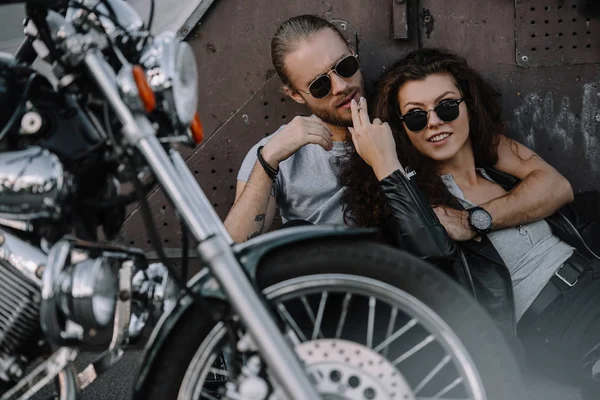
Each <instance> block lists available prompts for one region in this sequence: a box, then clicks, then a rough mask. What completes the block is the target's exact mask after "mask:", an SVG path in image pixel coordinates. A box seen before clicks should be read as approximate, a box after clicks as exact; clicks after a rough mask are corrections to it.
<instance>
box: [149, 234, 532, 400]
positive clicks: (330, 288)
mask: <svg viewBox="0 0 600 400" xmlns="http://www.w3.org/2000/svg"><path fill="white" fill-rule="evenodd" d="M257 274H258V275H257V281H258V284H259V286H260V287H261V288H263V293H264V294H265V297H266V298H267V299H268V300H269V301H270V302H271V304H272V305H273V308H274V310H276V311H277V312H278V313H279V316H280V318H281V320H282V321H283V323H284V324H285V326H286V328H287V331H288V336H290V337H292V338H293V339H294V340H295V342H296V346H295V349H296V352H297V354H298V355H299V357H300V358H301V360H302V361H303V363H304V365H305V366H306V368H307V371H308V373H309V375H310V376H311V379H313V381H314V382H315V385H316V388H317V391H318V392H319V393H320V394H321V395H322V397H323V398H325V399H348V400H355V399H356V400H358V399H360V400H373V399H377V400H379V399H386V400H387V399H402V400H417V399H423V400H424V399H440V400H443V399H473V400H483V399H490V400H496V399H498V400H500V399H503V400H504V399H524V398H525V397H524V392H523V386H522V381H521V379H520V377H519V369H518V366H517V363H516V361H515V359H514V357H513V356H512V354H511V352H510V350H509V348H508V346H507V344H506V342H505V340H504V338H503V337H502V335H501V334H500V332H499V331H498V330H497V328H496V327H495V326H494V324H493V322H492V320H491V318H490V317H489V316H488V315H487V314H486V313H485V312H484V311H483V309H482V308H481V307H480V306H479V305H477V304H476V302H475V301H474V300H473V299H472V298H471V297H470V295H469V294H468V293H466V292H465V291H464V290H463V289H462V288H460V287H459V286H458V285H457V284H455V283H454V282H453V281H451V280H450V279H449V278H448V277H447V276H445V275H444V274H443V273H441V272H440V271H438V270H436V269H435V268H433V267H432V266H430V265H429V264H427V263H425V262H423V261H421V260H419V259H417V258H415V257H413V256H411V255H409V254H407V253H404V252H401V251H398V250H395V249H393V248H390V247H388V246H384V245H379V244H375V243H371V242H366V241H350V242H349V241H347V240H346V241H337V240H336V241H327V242H320V243H314V242H308V243H302V244H297V245H295V246H294V247H289V248H284V249H281V250H278V251H276V252H274V253H272V254H269V255H268V256H267V257H265V258H264V259H263V260H262V261H261V264H260V265H259V268H258V271H257ZM198 318H199V319H195V318H188V319H187V320H186V321H183V324H186V325H189V328H190V330H191V331H195V332H198V330H201V331H203V333H202V334H200V332H198V334H197V335H196V336H195V337H194V338H193V339H192V338H191V337H190V336H188V335H189V334H190V333H191V332H190V331H187V333H186V329H177V332H178V334H179V335H180V336H181V335H183V336H181V337H180V338H173V339H172V342H171V344H172V345H171V346H170V347H169V349H168V351H163V352H162V354H161V359H162V360H161V359H159V360H158V361H157V362H158V363H159V365H172V366H173V367H174V368H169V369H166V368H164V369H162V368H161V369H160V371H161V373H160V376H157V377H156V381H157V382H156V383H155V384H154V385H152V386H151V387H150V389H151V390H150V391H149V392H148V394H149V397H148V398H169V399H171V398H172V399H175V398H177V399H181V400H184V399H185V400H189V399H194V400H196V399H219V398H222V397H221V396H222V395H223V393H225V392H226V389H225V383H226V382H228V381H230V377H229V369H228V368H227V365H231V363H234V362H236V360H232V359H230V358H229V355H231V354H232V344H231V342H230V340H229V338H230V336H228V335H227V332H226V329H225V327H224V326H223V324H222V323H217V324H213V323H210V322H209V321H208V320H207V319H205V318H202V317H201V316H198ZM200 326H202V328H201V329H200V328H199V327H200ZM184 336H187V337H184ZM182 341H183V342H186V344H188V345H187V346H185V348H183V346H181V344H182ZM178 343H179V345H178ZM267 373H268V369H267ZM152 380H153V379H152V378H151V381H152ZM267 380H268V385H265V386H268V387H270V388H271V389H274V391H275V393H274V394H272V395H271V397H268V399H269V400H271V399H282V398H284V397H281V396H280V395H278V392H277V386H278V384H277V382H275V381H274V380H273V379H271V378H267ZM235 386H236V387H237V388H238V389H239V390H240V391H241V389H240V388H242V386H243V385H239V382H236V385H235ZM247 386H248V385H247ZM238 389H233V390H234V392H235V393H236V395H239V394H240V393H239V392H237V391H236V390H238ZM229 390H230V393H231V390H232V389H231V385H230V387H229ZM242 394H243V393H242ZM232 397H233V396H232ZM265 400H267V397H265Z"/></svg>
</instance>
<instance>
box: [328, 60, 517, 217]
mask: <svg viewBox="0 0 600 400" xmlns="http://www.w3.org/2000/svg"><path fill="white" fill-rule="evenodd" d="M432 74H449V75H451V76H452V77H453V79H454V81H455V83H456V84H457V86H458V88H459V89H460V91H461V94H462V96H463V98H464V101H465V104H466V105H467V110H468V112H469V130H470V133H469V134H470V138H471V144H472V146H473V152H474V155H475V164H476V165H477V166H493V165H494V164H496V162H497V160H498V143H499V140H500V135H502V134H503V133H504V130H505V126H504V123H503V121H502V118H501V107H500V103H499V97H500V93H499V92H498V91H497V90H496V89H495V88H494V87H493V85H492V84H491V83H489V82H487V81H485V80H484V79H483V78H482V77H481V75H480V74H479V73H478V72H477V71H475V70H474V69H472V68H471V67H469V66H468V64H467V62H466V60H465V59H464V58H462V57H460V56H458V55H456V54H453V53H451V52H449V51H447V50H442V49H420V50H416V51H413V52H411V53H409V54H408V55H407V56H406V57H404V58H402V59H401V60H400V61H398V62H396V63H395V64H393V65H392V66H391V67H390V68H389V69H388V70H387V72H385V73H384V74H383V75H382V76H381V77H380V79H379V80H378V81H377V84H376V99H375V102H374V105H373V107H372V110H371V113H370V115H371V118H375V117H378V118H380V119H381V120H382V121H387V122H388V123H389V125H390V127H391V128H392V132H393V135H394V139H395V141H396V151H397V152H398V158H399V160H400V163H401V164H402V165H403V166H404V167H405V168H410V169H412V170H414V171H415V172H416V173H417V174H416V176H415V177H414V178H412V180H413V181H415V182H416V184H417V186H418V187H419V188H420V190H421V191H422V192H423V194H424V195H425V197H426V198H427V200H428V201H429V202H430V204H431V205H432V206H439V205H444V206H449V207H453V208H458V207H459V204H458V202H457V200H456V199H455V198H454V197H453V196H452V195H451V194H450V193H449V192H448V190H447V189H446V186H445V185H444V184H443V182H442V180H441V178H440V177H439V174H438V171H437V167H436V163H435V161H434V160H432V159H430V158H428V157H425V156H424V155H422V154H421V153H419V152H418V151H417V150H416V149H415V148H414V146H413V145H412V143H411V141H410V139H409V138H408V136H407V135H406V132H405V130H404V124H403V123H402V121H401V120H400V104H399V102H398V91H399V90H400V88H401V87H402V86H403V85H404V84H405V83H407V82H409V81H415V80H423V79H425V78H426V77H427V76H429V75H432ZM347 146H348V147H349V152H348V155H347V156H345V157H344V158H343V159H341V160H340V163H341V164H340V168H341V170H340V182H341V184H342V185H343V186H345V187H346V190H345V191H344V194H343V197H342V203H343V205H344V220H345V222H346V223H347V224H350V225H357V226H374V227H380V226H382V225H383V223H384V221H385V219H386V217H387V216H388V215H389V210H388V208H387V205H386V199H385V197H384V195H383V193H382V192H381V190H380V187H379V182H378V181H377V178H376V177H375V174H374V173H373V170H372V169H371V167H369V165H368V164H367V163H365V162H364V161H363V159H362V158H360V156H359V155H358V153H356V151H355V150H354V148H353V146H352V142H351V141H349V142H348V143H347Z"/></svg>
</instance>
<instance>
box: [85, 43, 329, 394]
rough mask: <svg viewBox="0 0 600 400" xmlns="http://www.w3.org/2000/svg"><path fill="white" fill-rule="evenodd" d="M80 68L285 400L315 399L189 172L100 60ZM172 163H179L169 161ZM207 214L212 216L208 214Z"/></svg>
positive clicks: (89, 58) (91, 59)
mask: <svg viewBox="0 0 600 400" xmlns="http://www.w3.org/2000/svg"><path fill="white" fill-rule="evenodd" d="M85 64H86V66H87V68H88V70H89V71H90V73H91V75H92V76H93V77H94V79H95V80H96V82H97V83H98V85H99V87H100V89H101V90H102V91H103V92H104V95H105V97H106V100H107V101H108V102H109V103H110V104H111V106H112V108H113V109H114V110H115V112H116V114H117V116H118V117H119V119H120V120H121V122H122V124H123V134H124V135H125V137H126V138H127V140H128V141H129V142H130V143H131V144H133V145H135V146H136V147H137V148H138V150H139V151H140V153H141V154H142V155H143V156H144V157H145V159H146V161H147V162H148V164H149V165H150V167H151V168H152V170H153V172H154V174H155V175H156V177H157V179H158V181H159V182H160V184H161V186H162V188H163V190H164V191H165V193H166V194H167V195H168V196H169V198H170V199H171V201H172V202H173V204H174V206H175V208H176V209H177V210H178V211H179V213H180V215H181V217H182V218H183V220H184V221H185V223H186V225H187V226H188V228H189V229H190V231H191V233H192V235H193V236H194V237H195V238H196V240H198V241H199V242H200V245H198V251H199V253H200V254H201V256H202V257H203V259H204V261H206V262H207V265H208V266H209V267H210V268H211V271H212V273H213V274H214V276H215V278H217V280H218V281H219V283H220V285H221V287H222V288H223V290H224V291H225V293H226V294H227V295H228V296H229V301H230V303H231V305H232V306H233V308H234V309H235V310H236V311H237V313H238V315H239V317H240V318H241V320H242V322H243V323H244V325H245V326H246V328H247V329H248V332H249V333H250V334H251V335H252V337H253V339H254V342H255V344H256V345H257V347H258V348H259V350H260V352H261V355H262V357H263V359H264V361H265V362H266V364H267V365H268V366H269V367H270V371H271V373H272V374H273V376H274V377H275V379H276V380H277V381H278V383H279V384H281V386H282V387H283V388H284V390H285V392H286V395H287V396H288V398H290V399H298V400H314V399H318V398H319V395H318V394H317V392H316V390H315V388H314V387H313V386H312V385H311V383H310V381H309V379H308V376H307V375H306V372H305V371H304V369H303V367H302V365H301V364H300V361H299V360H298V358H297V357H296V355H295V353H294V350H293V349H292V347H291V346H290V345H289V344H288V343H287V342H286V341H285V339H284V337H283V335H282V334H281V332H280V331H279V329H278V327H277V324H276V323H275V319H274V318H273V316H272V315H271V313H270V312H269V309H268V308H267V307H266V306H265V304H264V303H263V301H262V298H261V297H260V295H259V294H258V293H257V291H256V290H255V288H254V287H253V286H252V284H251V282H250V280H249V279H248V277H247V276H246V274H245V272H244V270H243V268H242V267H241V266H240V264H239V262H238V261H237V259H236V258H235V256H234V255H233V252H232V250H231V246H230V243H229V242H228V240H227V237H224V236H221V235H219V233H220V232H215V231H212V230H211V229H210V226H211V225H210V221H206V219H205V218H206V217H205V216H206V215H209V216H210V215H211V214H210V213H208V214H205V213H204V212H203V210H204V209H205V208H206V207H205V206H204V207H203V200H202V199H203V196H200V197H199V198H194V193H196V194H197V192H195V191H194V190H193V191H192V192H193V193H190V192H189V191H188V190H187V189H186V186H187V187H189V186H190V185H189V184H190V183H191V180H194V178H193V176H191V178H190V176H188V175H189V174H190V171H189V170H187V169H186V171H187V172H185V171H183V170H178V169H176V168H175V166H174V164H173V162H172V160H171V159H170V158H169V156H168V155H167V153H166V151H165V150H164V148H163V147H162V145H161V143H160V142H159V140H158V139H157V138H156V136H155V132H154V130H153V128H152V126H151V125H150V122H149V121H148V119H147V118H146V117H145V116H138V117H134V115H133V114H132V113H131V111H130V110H129V108H128V107H127V106H126V105H125V103H124V102H123V100H122V99H121V96H120V94H119V91H118V88H117V86H116V83H115V78H114V76H112V75H111V74H110V73H109V72H108V71H109V69H108V68H107V64H106V61H104V59H103V58H102V57H101V56H100V55H98V54H96V53H90V54H88V55H87V56H86V58H85ZM175 163H179V162H178V161H176V160H175ZM194 181H195V180H194ZM196 185H197V183H196ZM204 205H205V204H204ZM209 206H210V205H209ZM212 212H213V213H214V210H212ZM209 218H210V217H209Z"/></svg>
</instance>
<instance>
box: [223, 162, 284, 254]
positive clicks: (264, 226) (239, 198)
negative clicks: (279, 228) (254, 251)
mask: <svg viewBox="0 0 600 400" xmlns="http://www.w3.org/2000/svg"><path fill="white" fill-rule="evenodd" d="M272 186H273V181H271V178H269V176H268V175H267V173H266V172H265V171H264V169H263V168H262V166H261V165H260V163H258V162H257V163H256V164H254V168H253V169H252V173H251V174H250V178H249V179H248V182H243V181H237V187H236V193H235V203H234V204H233V207H232V209H231V211H229V214H228V215H227V218H226V219H225V228H226V229H227V231H228V232H229V234H230V235H231V237H232V238H233V240H234V241H235V242H237V243H240V242H244V241H246V240H249V239H252V238H253V237H255V236H258V235H260V234H261V233H263V232H266V231H268V230H269V228H270V227H271V224H272V223H273V218H274V217H275V211H276V208H277V206H276V202H275V197H274V196H272V195H271V188H272Z"/></svg>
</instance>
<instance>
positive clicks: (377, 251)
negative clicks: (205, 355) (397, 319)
mask: <svg viewBox="0 0 600 400" xmlns="http://www.w3.org/2000/svg"><path fill="white" fill-rule="evenodd" d="M331 274H338V275H340V276H354V277H362V278H369V279H372V280H375V281H379V282H383V283H385V284H387V285H391V286H393V287H395V288H397V289H399V290H400V291H403V292H405V293H407V294H408V295H410V296H413V297H414V298H416V299H418V300H419V301H420V302H422V303H423V304H424V305H425V306H427V307H428V308H429V309H430V310H431V311H433V312H434V313H435V314H437V315H438V316H439V317H441V319H442V320H443V321H444V322H445V323H446V324H447V326H449V327H450V328H451V330H452V331H453V332H454V334H455V335H456V337H457V338H458V339H459V340H460V342H461V343H462V345H463V346H464V347H463V349H466V352H467V353H468V356H469V357H470V360H472V363H473V365H472V367H473V368H474V370H476V371H477V372H478V374H479V376H480V380H481V383H482V386H483V388H484V391H485V397H484V398H486V399H488V400H505V399H515V400H518V399H526V398H527V396H525V393H526V392H525V388H524V385H523V381H522V378H521V376H520V375H521V372H520V367H519V365H518V363H517V361H516V359H515V357H514V355H513V353H512V351H511V349H510V348H509V346H508V344H507V342H506V339H505V338H504V336H503V335H502V333H501V332H500V331H499V329H498V328H497V327H496V326H495V325H494V323H493V321H492V319H491V317H490V316H489V315H488V314H487V313H486V312H485V311H484V310H483V308H482V307H481V306H479V305H478V304H477V302H476V301H475V300H474V299H473V298H472V296H471V295H470V294H469V293H467V291H465V290H464V289H463V288H462V287H460V286H459V285H458V284H457V283H456V282H454V281H453V280H451V279H450V278H449V277H448V276H447V275H446V274H444V273H443V272H442V271H439V270H438V269H436V268H434V267H433V266H431V265H430V264H428V263H426V262H424V261H423V260H421V259H419V258H416V257H414V256H412V255H410V254H408V253H406V252H403V251H399V250H397V249H395V248H392V247H389V246H386V245H382V244H378V243H373V242H370V241H367V240H352V241H349V240H347V239H345V240H340V239H334V240H332V239H329V240H320V241H318V242H316V241H307V242H302V243H299V244H294V245H293V246H289V247H285V248H282V249H278V250H277V251H274V252H272V253H269V254H268V255H267V256H265V257H264V258H263V259H262V260H261V261H260V264H259V266H258V269H257V283H258V285H259V287H260V288H261V289H263V291H264V290H268V288H269V287H272V286H273V285H279V284H281V283H282V282H286V281H289V280H293V279H297V278H299V277H300V278H301V277H306V276H313V275H317V276H318V275H322V276H326V275H331ZM214 327H215V324H214V323H213V322H212V321H210V319H209V318H207V317H206V316H205V315H201V314H199V313H198V311H195V312H194V314H193V316H191V315H189V317H188V318H186V319H183V320H182V321H180V323H179V325H178V326H177V327H176V328H175V329H174V330H173V332H172V335H171V336H170V339H169V343H168V344H167V345H166V346H164V347H163V349H162V351H161V352H160V354H159V356H158V358H157V360H156V362H155V363H154V364H155V366H154V367H153V368H152V372H153V375H154V376H153V375H152V374H151V376H149V377H148V379H147V380H146V382H147V383H148V384H149V385H148V387H146V388H145V390H143V391H138V393H137V395H138V396H137V398H140V399H141V398H144V399H177V398H178V394H179V392H180V386H181V384H182V382H183V380H184V375H185V374H186V371H187V369H188V365H189V364H190V362H192V359H193V357H194V353H195V352H196V350H197V349H199V347H200V346H201V345H202V343H203V341H204V340H205V337H206V336H207V335H209V333H210V332H211V330H212V329H213V328H214Z"/></svg>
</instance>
